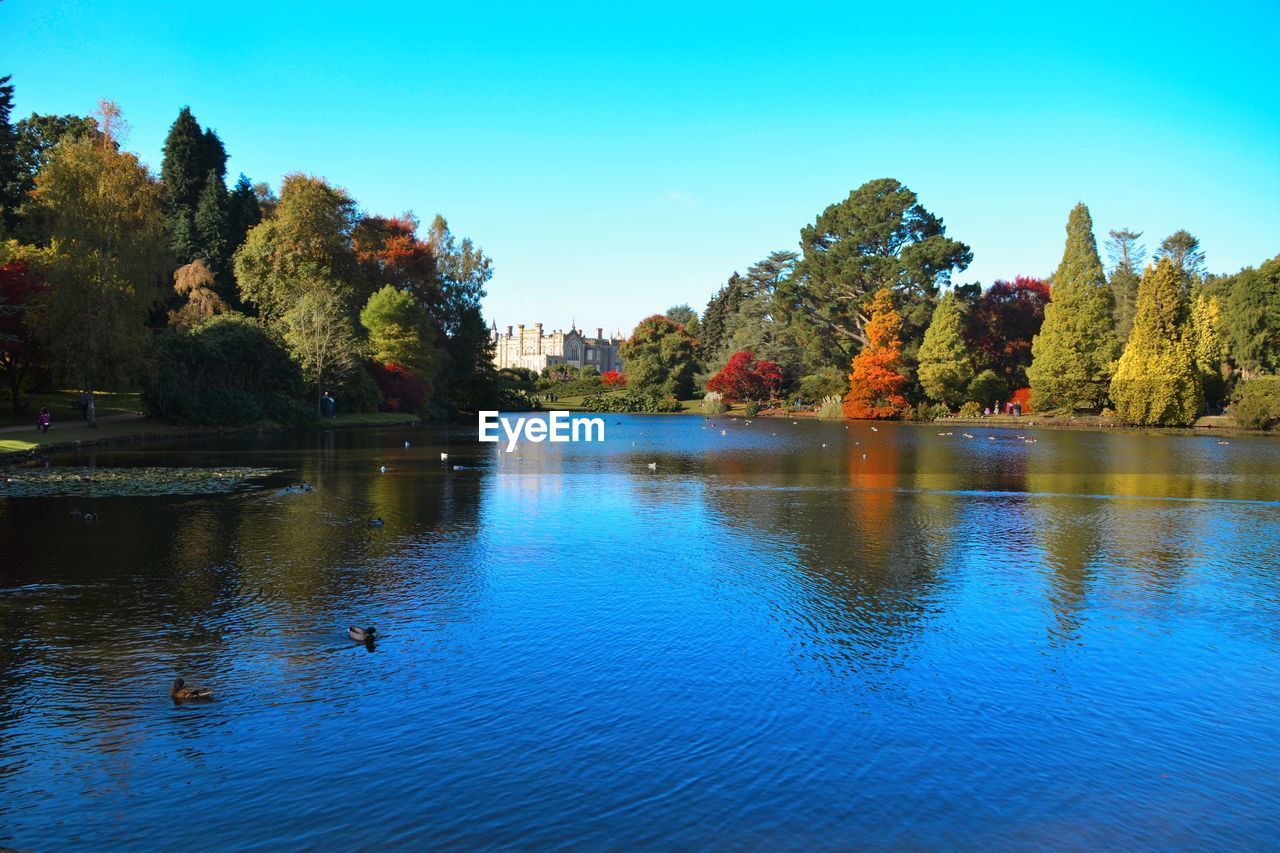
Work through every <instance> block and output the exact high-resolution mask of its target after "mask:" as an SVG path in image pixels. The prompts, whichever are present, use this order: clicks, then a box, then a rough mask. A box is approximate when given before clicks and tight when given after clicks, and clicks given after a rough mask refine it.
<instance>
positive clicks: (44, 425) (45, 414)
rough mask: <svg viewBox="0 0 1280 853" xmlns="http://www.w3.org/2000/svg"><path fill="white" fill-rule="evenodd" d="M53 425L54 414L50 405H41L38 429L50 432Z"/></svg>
mask: <svg viewBox="0 0 1280 853" xmlns="http://www.w3.org/2000/svg"><path fill="white" fill-rule="evenodd" d="M51 426H53V415H51V414H49V407H48V406H41V407H40V414H39V415H38V416H36V429H38V430H40V431H41V432H48V431H49V427H51Z"/></svg>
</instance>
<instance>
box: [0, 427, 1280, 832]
mask: <svg viewBox="0 0 1280 853" xmlns="http://www.w3.org/2000/svg"><path fill="white" fill-rule="evenodd" d="M605 421H606V440H605V441H604V442H603V443H599V444H546V443H544V444H530V443H525V444H521V445H520V446H519V447H518V448H517V450H516V451H515V452H513V453H509V454H508V453H504V452H502V451H501V450H500V449H498V448H497V447H496V446H495V445H490V444H485V445H481V444H478V443H477V442H476V440H475V436H476V431H475V426H474V425H473V424H468V425H467V426H466V427H465V428H461V427H460V428H457V429H455V430H453V431H447V430H443V429H427V428H419V429H413V428H403V429H386V430H376V431H360V430H354V431H331V432H323V433H283V434H273V435H263V436H257V435H241V436H228V437H224V438H200V439H198V440H197V439H192V440H189V441H175V442H170V443H164V444H137V445H128V446H121V447H118V448H113V449H109V450H108V449H99V450H96V451H93V452H90V451H84V452H79V453H70V454H62V455H58V456H55V457H53V458H52V460H51V470H52V471H54V472H55V473H57V472H59V471H61V470H62V469H66V470H67V471H70V470H71V469H74V468H78V467H97V468H101V469H119V468H133V467H143V466H151V467H155V466H164V467H179V468H185V467H201V468H208V467H235V466H250V467H255V468H266V469H276V470H278V471H279V473H274V474H270V475H268V476H265V477H261V478H258V479H254V480H251V481H249V483H248V484H247V485H246V486H243V487H241V488H238V489H235V490H232V491H229V492H226V493H222V494H211V495H203V496H201V495H184V494H163V495H158V496H129V497H108V496H91V497H89V496H84V495H82V494H74V493H73V494H68V495H63V496H58V497H15V498H8V499H0V561H2V563H0V564H2V565H3V569H2V570H0V626H3V629H4V633H5V637H6V640H5V642H4V644H3V646H2V647H0V847H5V846H7V847H15V848H19V849H32V850H47V849H56V848H63V847H67V846H73V845H77V844H78V845H82V846H84V847H86V848H93V849H102V848H119V847H126V846H127V847H130V848H141V849H178V848H190V847H192V846H195V847H196V848H200V849H211V848H216V849H250V848H252V849H262V848H270V847H283V848H288V849H294V848H333V849H364V848H376V847H387V846H390V847H421V846H446V847H453V848H473V847H484V848H490V847H500V846H522V847H549V846H571V847H579V848H590V849H598V848H631V847H649V848H654V847H656V848H676V847H678V848H712V847H716V848H718V847H738V848H743V847H745V848H753V849H759V848H763V849H771V848H802V849H812V848H851V847H866V846H872V847H903V846H908V847H933V848H937V847H947V848H953V847H961V848H979V847H981V848H989V847H992V846H995V847H1004V848H1010V847H1012V848H1019V847H1031V846H1042V847H1050V848H1080V847H1094V846H1101V845H1117V846H1119V845H1126V846H1131V847H1138V848H1145V849H1151V848H1158V849H1166V848H1169V847H1192V848H1210V847H1213V848H1222V847H1248V848H1255V849H1256V848H1262V847H1274V846H1276V845H1277V844H1280V441H1277V440H1275V439H1273V438H1266V437H1248V436H1235V437H1232V438H1231V439H1230V441H1229V443H1226V444H1224V443H1220V441H1221V440H1220V439H1218V438H1214V437H1206V436H1199V435H1174V434H1156V433H1142V432H1125V433H1095V432H1070V431H1050V430H1043V429H1034V428H1030V427H1028V428H1027V429H1025V430H1023V431H1013V430H1002V429H984V428H980V427H942V426H939V425H937V424H930V425H920V426H916V425H895V424H881V425H878V428H877V429H875V430H874V431H873V429H872V427H871V425H870V424H867V423H861V422H859V423H850V424H848V425H847V428H846V425H845V424H841V423H824V422H814V421H800V422H798V423H793V422H792V421H790V420H783V419H757V420H755V421H753V422H751V423H750V424H748V423H746V422H745V421H743V420H736V421H732V420H728V419H725V418H718V419H716V422H715V424H714V426H712V425H710V424H708V423H707V422H705V421H704V419H703V418H701V417H692V416H684V417H681V416H634V415H632V416H620V415H609V416H605ZM722 430H723V434H722ZM965 430H967V432H968V433H969V434H971V435H972V436H973V437H972V438H966V437H965V436H964V434H963V432H962V431H965ZM944 431H950V432H951V433H953V434H950V435H940V434H939V433H940V432H944ZM406 440H408V441H410V442H411V446H410V447H409V448H405V447H404V442H405V441H406ZM441 452H448V454H449V459H448V461H447V462H442V461H441V460H440V453H441ZM651 462H654V463H656V470H650V469H649V467H648V466H649V463H651ZM382 466H385V467H386V469H387V470H386V472H385V473H383V472H382V471H381V470H380V468H381V467H382ZM303 480H305V481H307V482H309V483H310V484H313V485H314V489H313V490H312V491H309V492H302V491H296V490H286V489H285V487H287V486H289V485H291V484H296V483H298V482H300V481H303ZM85 512H93V513H96V514H97V516H98V519H97V521H96V522H87V521H86V520H85V518H84V516H83V515H79V514H73V513H85ZM373 516H380V517H381V518H382V519H383V520H384V524H383V525H382V526H381V527H370V526H369V525H368V524H367V520H368V519H369V518H370V517H373ZM349 625H362V626H363V625H375V626H377V628H378V632H379V634H380V635H381V636H380V639H379V640H378V641H377V642H376V643H375V644H374V645H373V646H372V647H368V646H366V645H363V644H360V643H356V642H352V641H351V640H350V639H349V638H348V637H347V633H346V632H347V627H348V626H349ZM175 675H182V676H184V677H185V678H186V679H187V680H188V681H189V682H190V683H194V684H202V685H207V686H209V687H211V688H213V689H214V690H215V691H216V699H215V701H213V702H210V703H203V704H186V705H175V704H174V703H173V702H171V701H170V699H169V695H168V687H169V684H170V682H171V681H172V679H173V677H174V676H175Z"/></svg>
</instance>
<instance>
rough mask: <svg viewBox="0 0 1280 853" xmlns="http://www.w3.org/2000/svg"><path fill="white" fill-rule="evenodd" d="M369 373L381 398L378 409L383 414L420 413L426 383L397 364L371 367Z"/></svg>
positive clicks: (425, 391)
mask: <svg viewBox="0 0 1280 853" xmlns="http://www.w3.org/2000/svg"><path fill="white" fill-rule="evenodd" d="M369 371H370V373H372V374H373V381H374V382H375V383H376V384H377V386H378V391H379V394H380V395H381V397H382V402H381V404H380V405H379V406H378V408H379V409H381V410H382V411H384V412H420V411H422V402H423V400H424V399H425V398H426V395H427V383H425V382H423V381H422V380H421V379H418V378H417V377H416V376H414V375H413V374H412V373H410V372H409V371H408V370H406V369H405V368H404V367H403V366H402V365H399V364H386V365H382V364H379V365H373V366H372V367H370V368H369Z"/></svg>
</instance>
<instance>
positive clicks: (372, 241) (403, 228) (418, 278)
mask: <svg viewBox="0 0 1280 853" xmlns="http://www.w3.org/2000/svg"><path fill="white" fill-rule="evenodd" d="M351 238H352V244H353V246H354V248H355V252H356V261H357V262H359V264H360V269H361V271H362V272H363V273H364V276H363V278H364V281H363V282H362V287H361V292H360V293H358V294H357V304H359V305H363V304H364V303H365V302H366V301H367V300H368V298H369V296H371V295H372V294H373V293H374V291H376V290H379V289H381V288H382V287H383V286H384V285H388V284H389V285H391V286H392V287H394V288H395V289H396V290H403V291H407V292H409V293H411V294H412V295H413V297H414V299H415V300H416V301H417V302H418V304H419V305H421V306H422V307H423V308H425V309H426V310H427V311H428V312H429V313H431V314H432V316H433V317H436V315H437V314H439V313H440V312H441V311H442V310H443V308H444V306H443V302H444V298H443V295H442V290H441V285H440V269H439V266H438V265H437V262H436V255H435V251H434V250H432V248H431V245H430V244H429V243H427V242H426V241H425V240H421V239H419V238H418V220H417V219H416V218H415V217H414V215H413V214H412V213H406V214H404V215H403V216H392V217H383V216H366V217H364V218H363V219H361V220H360V222H359V223H357V225H356V227H355V229H354V230H353V231H352V234H351ZM437 320H438V318H437Z"/></svg>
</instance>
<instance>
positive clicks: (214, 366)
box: [142, 314, 376, 426]
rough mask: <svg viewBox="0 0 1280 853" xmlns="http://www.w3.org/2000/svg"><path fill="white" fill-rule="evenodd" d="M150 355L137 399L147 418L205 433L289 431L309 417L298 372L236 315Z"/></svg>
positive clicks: (167, 340)
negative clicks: (253, 427)
mask: <svg viewBox="0 0 1280 853" xmlns="http://www.w3.org/2000/svg"><path fill="white" fill-rule="evenodd" d="M156 350H157V352H156V358H155V364H156V370H155V372H154V374H153V375H152V376H150V377H149V378H148V381H147V384H146V387H144V389H143V394H142V399H143V406H144V408H145V409H146V412H147V414H148V415H151V416H152V417H158V418H164V419H166V420H171V421H175V422H177V423H189V424H204V425H208V426H237V425H244V424H252V423H257V422H259V421H262V420H264V419H268V418H269V419H271V420H275V421H279V422H282V423H288V424H294V423H300V422H304V421H306V420H308V419H310V418H314V417H315V411H314V410H315V404H314V399H312V398H309V397H308V393H307V388H306V386H305V385H304V384H303V381H302V373H301V372H300V371H299V369H298V366H297V365H296V364H294V362H293V361H292V360H291V359H290V358H289V354H288V353H287V352H285V350H284V349H283V348H282V347H281V346H280V345H279V344H278V343H277V342H276V341H275V340H273V339H272V338H271V337H270V336H269V335H268V334H267V333H266V332H265V331H263V329H262V327H261V326H259V325H258V324H257V323H256V322H254V321H253V320H251V319H249V318H248V317H245V316H244V315H242V314H221V315H219V316H216V317H214V318H212V319H210V320H207V321H205V322H204V323H201V324H200V325H198V326H196V327H195V328H193V329H191V330H190V331H188V332H182V333H177V332H172V333H167V334H165V335H163V336H162V337H160V338H159V339H158V340H157V342H156ZM375 393H376V389H375ZM308 402H310V405H308ZM308 412H309V414H308Z"/></svg>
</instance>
